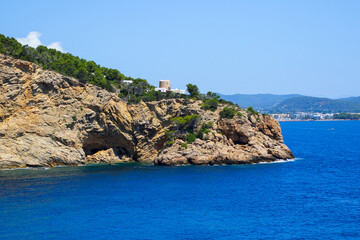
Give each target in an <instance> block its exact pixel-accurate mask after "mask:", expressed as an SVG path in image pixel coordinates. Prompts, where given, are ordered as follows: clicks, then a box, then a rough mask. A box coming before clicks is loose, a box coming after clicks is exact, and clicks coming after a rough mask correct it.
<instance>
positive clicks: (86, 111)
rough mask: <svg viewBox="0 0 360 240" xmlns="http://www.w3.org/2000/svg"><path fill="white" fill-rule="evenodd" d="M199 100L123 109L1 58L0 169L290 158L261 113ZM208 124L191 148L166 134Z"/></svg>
mask: <svg viewBox="0 0 360 240" xmlns="http://www.w3.org/2000/svg"><path fill="white" fill-rule="evenodd" d="M224 107H225V106H224V105H223V104H220V105H219V107H218V109H217V110H216V111H214V112H212V111H209V110H203V109H201V101H199V100H188V99H171V100H161V101H154V102H146V103H144V102H140V103H139V104H127V103H126V102H124V101H123V100H121V99H120V98H119V97H118V96H117V95H116V94H114V93H110V92H107V91H106V90H103V89H101V88H99V87H96V86H93V85H91V84H83V83H80V82H79V81H77V80H76V79H74V78H70V77H66V76H63V75H61V74H58V73H56V72H53V71H48V70H43V69H42V68H41V67H39V66H37V65H36V64H34V63H31V62H27V61H22V60H18V59H13V58H11V57H8V56H5V55H0V168H13V167H26V166H35V167H37V166H56V165H78V164H89V163H116V162H149V163H154V164H157V165H179V164H248V163H257V162H262V161H275V160H277V159H291V158H293V157H294V156H293V154H292V152H291V151H290V150H289V148H288V147H287V146H286V145H285V144H284V143H283V138H282V135H281V128H280V125H279V123H278V122H277V121H276V120H274V119H273V118H271V117H270V116H267V115H262V114H258V115H255V114H251V113H249V112H247V111H246V110H244V109H239V112H240V113H241V114H239V115H237V116H235V117H234V118H232V119H227V118H222V117H220V114H219V113H220V111H221V110H222V109H223V108H224ZM193 114H197V115H198V116H199V117H200V118H199V120H198V122H197V123H196V126H195V127H196V128H197V129H198V128H201V124H202V123H207V122H212V123H213V124H212V126H211V127H210V129H209V131H208V132H206V133H205V134H204V136H203V137H202V139H199V138H197V139H196V140H195V141H194V142H192V143H191V144H185V142H184V140H182V139H174V141H173V142H172V144H171V145H169V144H168V140H169V139H168V132H170V131H174V130H175V129H176V128H177V126H176V124H175V123H174V121H172V119H173V118H174V117H181V116H187V115H193Z"/></svg>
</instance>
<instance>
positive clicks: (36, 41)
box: [16, 31, 66, 52]
mask: <svg viewBox="0 0 360 240" xmlns="http://www.w3.org/2000/svg"><path fill="white" fill-rule="evenodd" d="M40 36H41V33H39V32H35V31H34V32H29V34H28V35H27V36H26V37H24V38H17V39H16V40H18V42H19V43H21V44H22V45H29V46H30V47H33V48H36V47H37V46H39V45H43V44H42V43H41V41H40ZM47 47H48V48H53V49H56V50H58V51H60V52H66V51H65V50H64V49H63V48H62V46H61V43H60V42H52V43H50V44H49V45H48V46H47Z"/></svg>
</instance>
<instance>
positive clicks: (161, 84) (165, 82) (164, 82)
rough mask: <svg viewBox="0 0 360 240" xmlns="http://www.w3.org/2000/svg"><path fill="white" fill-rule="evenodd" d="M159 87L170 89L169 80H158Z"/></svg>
mask: <svg viewBox="0 0 360 240" xmlns="http://www.w3.org/2000/svg"><path fill="white" fill-rule="evenodd" d="M159 88H165V89H166V90H168V91H170V90H171V86H170V80H160V82H159Z"/></svg>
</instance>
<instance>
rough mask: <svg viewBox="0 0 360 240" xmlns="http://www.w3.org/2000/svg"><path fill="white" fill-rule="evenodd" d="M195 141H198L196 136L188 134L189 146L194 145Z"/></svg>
mask: <svg viewBox="0 0 360 240" xmlns="http://www.w3.org/2000/svg"><path fill="white" fill-rule="evenodd" d="M195 139H196V136H195V134H193V133H188V135H187V136H186V142H187V143H188V144H192V143H193V142H194V141H195Z"/></svg>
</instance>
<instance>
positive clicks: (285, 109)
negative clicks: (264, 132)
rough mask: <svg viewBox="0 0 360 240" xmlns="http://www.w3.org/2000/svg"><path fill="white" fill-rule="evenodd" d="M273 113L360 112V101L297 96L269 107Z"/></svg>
mask: <svg viewBox="0 0 360 240" xmlns="http://www.w3.org/2000/svg"><path fill="white" fill-rule="evenodd" d="M269 112H271V113H295V112H326V113H338V112H360V103H356V102H352V101H345V100H339V99H329V98H316V97H304V96H303V97H295V98H290V99H286V100H284V101H282V102H281V103H279V104H277V105H276V106H274V107H272V108H271V109H269Z"/></svg>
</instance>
